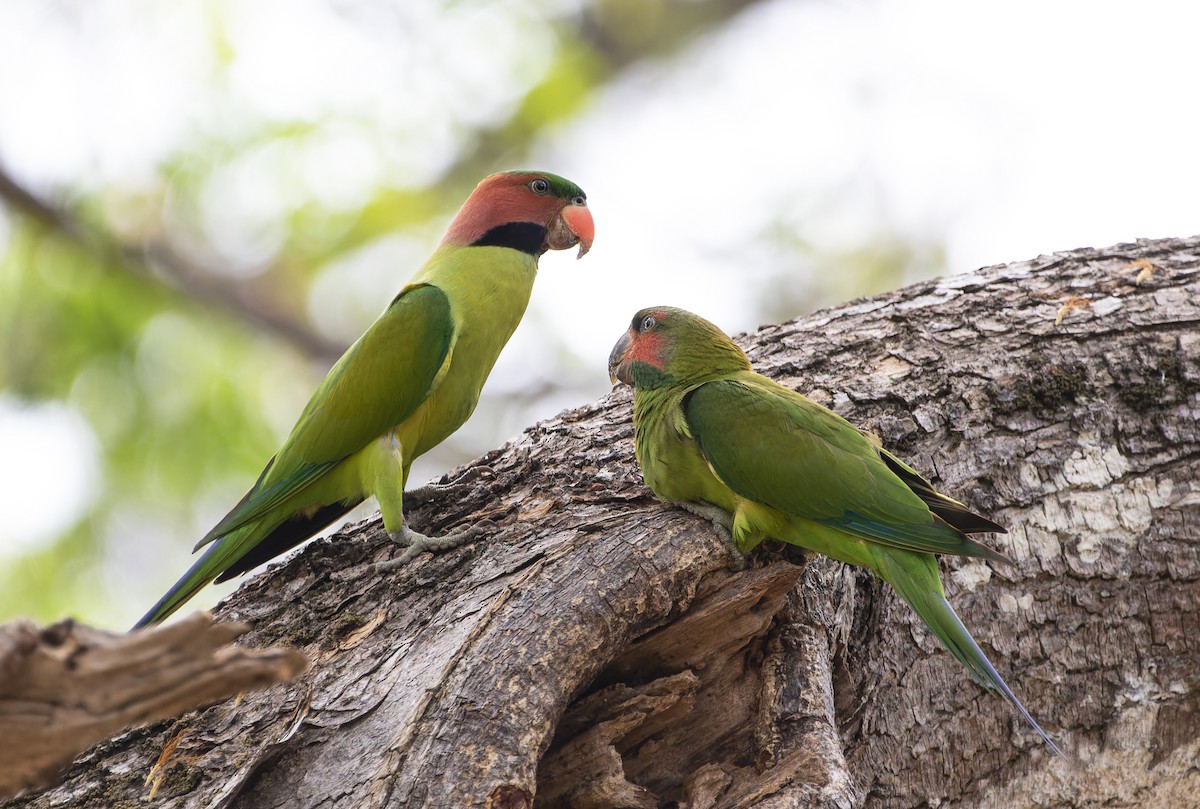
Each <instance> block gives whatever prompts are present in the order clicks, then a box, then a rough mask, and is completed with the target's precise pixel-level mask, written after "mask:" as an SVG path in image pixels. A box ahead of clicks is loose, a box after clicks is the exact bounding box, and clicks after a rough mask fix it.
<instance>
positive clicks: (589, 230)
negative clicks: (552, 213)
mask: <svg viewBox="0 0 1200 809" xmlns="http://www.w3.org/2000/svg"><path fill="white" fill-rule="evenodd" d="M561 216H562V221H563V224H564V225H566V226H567V230H569V231H571V233H573V234H575V238H576V239H578V240H579V254H578V255H577V256H575V257H576V258H583V254H584V253H586V252H587V251H588V250H591V249H592V239H594V238H595V237H596V224H595V223H594V222H593V221H592V212H591V211H589V210H588V207H587V203H586V202H571V203H568V204H567V205H566V206H565V207H564V208H563V209H562V214H561Z"/></svg>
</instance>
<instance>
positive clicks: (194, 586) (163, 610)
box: [133, 539, 229, 629]
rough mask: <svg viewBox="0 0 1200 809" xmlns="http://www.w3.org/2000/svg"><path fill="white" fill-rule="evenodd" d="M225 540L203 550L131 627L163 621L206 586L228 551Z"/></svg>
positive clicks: (219, 570) (221, 564)
mask: <svg viewBox="0 0 1200 809" xmlns="http://www.w3.org/2000/svg"><path fill="white" fill-rule="evenodd" d="M227 542H228V539H223V540H219V541H218V542H217V543H216V544H215V545H213V546H211V547H210V548H209V549H208V550H207V551H205V552H204V555H203V556H201V557H200V558H199V559H197V560H196V561H195V562H194V563H193V564H192V566H191V567H190V568H188V571H187V573H184V574H183V575H182V576H180V577H179V581H177V582H175V584H173V585H171V589H169V590H167V592H166V594H165V595H163V597H162V598H160V599H159V600H158V603H156V604H155V605H154V606H153V607H151V608H150V611H149V612H147V613H146V614H145V615H143V616H142V617H141V618H140V619H139V620H138V622H137V623H136V624H134V625H133V629H141V628H142V627H145V626H149V625H150V624H157V623H159V622H160V621H165V620H166V619H167V618H168V617H170V615H171V614H172V613H174V612H175V611H176V610H177V609H179V608H180V607H182V606H183V605H184V604H185V603H186V602H187V601H188V600H189V599H191V598H192V596H194V595H196V593H198V592H200V591H201V590H203V589H204V588H205V587H206V586H208V584H209V583H210V582H211V581H212V580H213V579H214V578H216V576H217V574H218V573H219V572H221V570H222V569H223V563H224V562H225V561H226V560H225V559H224V558H222V557H224V556H226V555H228V551H229V549H228V547H227V545H226V543H227Z"/></svg>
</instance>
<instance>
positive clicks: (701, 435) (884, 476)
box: [683, 373, 1003, 559]
mask: <svg viewBox="0 0 1200 809" xmlns="http://www.w3.org/2000/svg"><path fill="white" fill-rule="evenodd" d="M683 409H684V418H685V420H686V422H687V425H688V429H689V430H690V431H691V433H692V436H693V437H694V438H695V440H696V441H697V443H698V444H699V445H700V449H701V451H702V452H703V454H704V456H705V458H706V460H707V461H708V463H709V465H710V466H711V467H712V469H713V471H714V472H715V473H716V475H717V477H719V478H720V479H721V480H722V481H723V482H724V483H725V485H727V486H728V487H729V488H730V489H732V490H733V491H734V492H736V493H737V494H738V495H740V496H742V497H745V498H747V499H749V500H753V501H754V502H757V503H763V504H764V505H768V506H771V507H772V508H774V509H777V510H778V511H782V512H785V513H787V514H793V515H796V516H798V517H804V518H806V519H809V520H813V521H816V522H820V523H824V524H826V525H829V526H832V527H835V528H839V529H841V530H843V531H846V532H847V533H850V534H854V535H856V536H859V537H862V538H864V539H868V540H873V541H875V542H879V543H881V544H884V545H890V546H893V547H897V548H902V549H904V550H911V551H921V552H925V553H949V554H963V555H968V556H985V557H988V558H996V559H1003V557H1002V556H1000V555H999V554H997V553H995V552H994V551H992V550H990V549H989V548H986V547H985V546H983V545H980V544H979V543H977V542H974V541H972V540H970V539H968V538H967V537H965V536H963V534H961V533H960V532H959V531H957V530H955V529H954V528H952V527H951V526H950V525H948V524H947V523H946V522H944V521H943V520H942V519H940V518H938V517H935V516H934V514H933V513H932V512H931V511H930V508H929V506H928V505H927V504H926V502H925V501H924V500H922V498H921V497H920V496H919V495H918V494H917V493H916V492H914V490H913V489H912V488H910V486H909V484H908V483H906V482H905V480H904V479H902V478H901V477H900V476H898V475H897V474H896V473H895V472H893V471H892V469H891V468H890V467H889V465H888V463H887V462H886V461H885V460H884V458H883V456H882V454H881V450H879V448H878V447H876V446H875V445H874V444H872V443H871V442H870V441H869V440H868V439H867V437H866V436H865V435H863V433H862V432H860V431H859V430H858V429H857V428H856V427H855V426H854V425H852V424H850V422H848V421H846V420H845V419H843V418H842V417H841V416H839V415H837V414H836V413H834V412H833V411H831V410H828V409H827V408H824V407H822V406H821V405H819V404H817V403H816V402H813V401H811V400H809V399H806V398H805V397H803V396H801V395H800V394H798V393H795V392H794V391H791V390H789V389H787V388H784V387H783V386H781V385H777V384H775V383H774V382H771V381H770V380H768V379H766V378H765V377H762V376H759V375H758V374H754V373H744V374H738V375H737V376H735V377H733V378H728V379H724V380H718V381H714V382H706V383H704V384H702V385H700V386H699V387H697V388H695V389H693V390H692V391H691V392H689V393H688V395H687V396H686V397H685V399H684V402H683ZM903 468H904V469H905V470H907V471H909V472H911V474H912V475H913V476H914V477H916V478H917V479H919V480H922V481H923V479H921V478H920V477H919V476H918V475H916V473H915V472H912V471H911V470H910V469H909V468H908V467H906V466H905V467H903ZM925 485H926V486H927V487H928V483H925ZM929 488H930V489H931V490H932V487H929ZM946 499H947V500H949V498H946ZM950 502H954V501H950Z"/></svg>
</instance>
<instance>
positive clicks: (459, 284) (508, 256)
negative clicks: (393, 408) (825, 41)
mask: <svg viewBox="0 0 1200 809" xmlns="http://www.w3.org/2000/svg"><path fill="white" fill-rule="evenodd" d="M536 277H537V258H536V257H535V256H531V255H529V254H527V253H522V252H520V251H518V250H512V249H509V248H505V247H442V248H440V249H439V250H438V251H437V252H436V253H434V255H433V256H432V257H431V258H430V260H429V262H428V263H427V264H426V265H425V267H424V269H423V270H422V271H421V272H420V273H419V274H418V275H417V277H416V278H414V279H413V281H414V282H424V283H428V284H432V285H434V286H437V287H439V288H441V289H442V290H444V291H445V292H446V294H447V296H449V298H450V304H451V307H452V311H453V316H454V324H455V338H454V346H453V349H452V351H453V353H452V355H451V358H450V368H449V370H448V371H447V372H446V375H445V377H443V379H442V381H441V384H440V385H438V388H437V390H435V391H434V393H433V394H432V395H431V396H430V398H429V402H428V407H427V408H425V412H424V413H423V414H422V416H421V418H422V419H423V420H424V423H423V424H422V425H421V429H420V430H419V434H420V435H419V437H418V439H417V441H416V446H415V447H412V448H410V457H412V458H415V457H417V456H418V455H422V454H424V453H425V452H427V451H428V450H429V449H431V448H432V447H434V446H436V445H437V444H439V443H441V442H442V441H443V440H445V439H446V438H447V437H448V436H449V435H450V434H451V433H453V432H454V431H455V430H457V429H458V428H459V427H461V426H462V424H463V422H465V421H466V420H467V419H468V418H469V417H470V416H471V413H473V412H474V410H475V405H477V404H478V403H479V392H480V390H482V388H483V384H484V382H486V381H487V378H488V374H490V373H491V371H492V367H493V366H494V365H495V364H496V360H497V359H498V358H499V357H500V352H501V350H503V348H504V346H505V344H506V343H507V342H508V339H509V337H511V336H512V333H513V332H514V331H515V330H516V328H517V325H518V324H520V322H521V317H522V316H523V315H524V314H525V308H526V307H527V306H528V305H529V296H530V294H531V293H532V292H533V282H534V279H535V278H536Z"/></svg>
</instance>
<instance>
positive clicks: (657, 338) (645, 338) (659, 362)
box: [629, 331, 667, 370]
mask: <svg viewBox="0 0 1200 809" xmlns="http://www.w3.org/2000/svg"><path fill="white" fill-rule="evenodd" d="M666 347H667V341H666V340H664V339H663V337H662V335H661V334H659V333H658V332H653V331H652V332H647V333H646V334H639V335H638V336H637V339H636V340H634V341H633V350H632V351H630V352H629V358H630V359H631V360H634V361H636V362H644V363H646V364H647V365H649V366H651V367H652V368H657V369H659V370H662V367H663V365H664V364H665V363H666V355H665V353H666V352H665V349H666Z"/></svg>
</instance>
